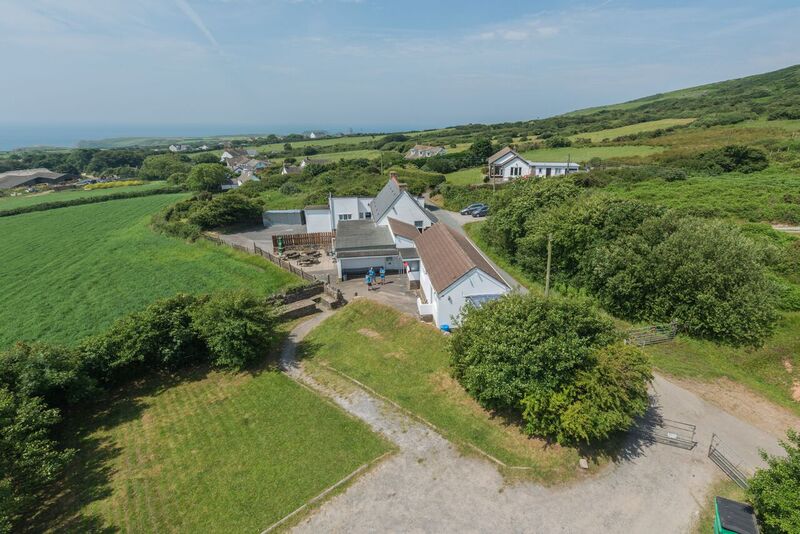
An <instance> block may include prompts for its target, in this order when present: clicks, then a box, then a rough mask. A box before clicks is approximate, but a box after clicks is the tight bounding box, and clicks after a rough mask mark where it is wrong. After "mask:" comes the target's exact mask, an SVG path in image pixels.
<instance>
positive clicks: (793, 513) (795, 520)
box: [747, 429, 800, 534]
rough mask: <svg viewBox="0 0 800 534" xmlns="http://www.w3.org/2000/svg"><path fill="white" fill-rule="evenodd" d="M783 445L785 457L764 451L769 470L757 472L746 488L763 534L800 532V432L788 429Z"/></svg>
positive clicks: (763, 456) (763, 455)
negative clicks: (771, 454)
mask: <svg viewBox="0 0 800 534" xmlns="http://www.w3.org/2000/svg"><path fill="white" fill-rule="evenodd" d="M781 445H782V446H783V449H784V450H785V451H786V456H770V455H768V454H766V453H764V452H762V453H761V456H762V458H763V459H764V461H765V462H766V463H767V466H768V467H767V468H766V469H759V470H757V471H756V474H755V475H754V476H753V477H752V478H751V479H750V485H749V486H748V488H747V496H748V499H749V500H750V502H751V503H752V504H753V507H754V508H755V510H756V515H757V517H758V521H759V523H760V526H761V532H763V533H764V534H791V533H795V532H800V506H799V505H798V504H800V433H798V432H797V431H796V430H791V429H789V431H788V432H787V438H786V441H782V442H781Z"/></svg>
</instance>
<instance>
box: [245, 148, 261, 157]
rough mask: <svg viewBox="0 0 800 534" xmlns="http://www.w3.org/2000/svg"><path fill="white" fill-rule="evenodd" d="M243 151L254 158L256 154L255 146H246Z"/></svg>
mask: <svg viewBox="0 0 800 534" xmlns="http://www.w3.org/2000/svg"><path fill="white" fill-rule="evenodd" d="M244 152H245V154H247V155H248V156H249V157H251V158H254V157H256V156H257V155H258V150H256V149H255V148H246V149H245V151H244Z"/></svg>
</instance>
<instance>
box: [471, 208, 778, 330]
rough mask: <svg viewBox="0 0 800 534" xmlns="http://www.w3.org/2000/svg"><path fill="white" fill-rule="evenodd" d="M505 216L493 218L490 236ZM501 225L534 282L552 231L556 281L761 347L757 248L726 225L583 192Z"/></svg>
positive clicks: (763, 276)
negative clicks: (512, 237)
mask: <svg viewBox="0 0 800 534" xmlns="http://www.w3.org/2000/svg"><path fill="white" fill-rule="evenodd" d="M520 203H522V201H520ZM506 223H507V221H504V222H499V221H498V222H495V221H490V223H488V224H487V225H486V227H485V229H484V231H485V232H486V234H485V235H486V237H487V239H489V238H491V237H493V236H494V235H495V234H494V233H493V232H497V230H496V228H497V227H499V228H501V229H502V228H503V225H504V224H506ZM505 231H506V232H507V233H511V232H515V233H516V234H512V235H516V236H517V237H516V240H515V244H516V255H514V256H511V257H513V258H514V261H515V262H516V263H517V264H518V265H520V267H522V269H523V270H524V271H525V272H527V273H528V274H529V275H530V276H531V277H533V278H539V279H541V278H543V277H544V272H545V268H546V259H547V241H548V235H551V236H552V249H553V254H552V277H553V280H554V281H559V282H563V283H566V284H569V285H572V286H577V287H581V288H585V289H587V290H588V291H589V292H590V293H591V294H592V295H593V296H595V297H596V298H598V300H599V302H600V303H601V304H602V305H603V307H604V308H606V309H607V310H608V311H610V312H611V313H613V314H615V315H617V316H619V317H622V318H625V319H629V320H634V321H645V320H646V321H671V320H673V319H675V320H677V321H678V322H679V323H680V324H681V328H683V329H684V330H685V331H686V332H688V333H690V334H692V335H695V336H699V337H705V338H709V339H714V340H717V341H722V342H726V343H730V344H733V345H759V344H760V343H762V342H763V340H764V339H765V338H766V337H767V336H768V335H769V334H770V332H771V331H772V328H773V325H774V323H775V321H776V318H777V316H776V313H775V307H776V304H778V301H777V300H776V294H777V290H776V287H775V285H774V284H773V283H772V282H771V280H770V278H769V277H768V276H767V271H766V269H765V265H767V264H769V260H768V259H767V258H766V255H765V254H766V253H765V249H764V247H763V246H761V245H759V244H757V243H755V242H753V241H752V240H751V239H749V238H748V237H746V236H745V235H743V234H742V232H741V231H739V230H738V229H737V228H736V227H735V226H733V225H730V224H728V223H723V222H719V221H710V220H703V219H695V218H679V217H678V216H676V215H675V214H672V213H667V212H665V211H664V210H663V209H661V208H657V207H654V206H651V205H648V204H644V203H639V202H635V201H626V200H619V199H611V198H606V197H605V196H603V195H590V196H584V197H579V198H573V199H569V200H567V201H564V202H563V203H561V204H559V205H556V206H553V207H551V208H550V209H545V210H540V211H533V213H532V214H531V215H529V216H528V217H527V219H526V220H525V221H524V223H522V224H521V225H517V226H511V227H510V228H508V229H506V230H505ZM499 235H502V234H499ZM497 241H498V242H500V243H502V241H501V240H499V239H498V240H497ZM787 302H788V299H787Z"/></svg>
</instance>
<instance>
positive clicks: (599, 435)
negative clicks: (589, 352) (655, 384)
mask: <svg viewBox="0 0 800 534" xmlns="http://www.w3.org/2000/svg"><path fill="white" fill-rule="evenodd" d="M593 356H594V358H595V360H596V361H595V364H594V366H592V367H590V368H588V369H582V370H580V371H578V372H577V374H576V376H575V379H574V381H573V382H571V383H568V384H565V385H563V386H561V387H560V388H559V389H557V390H550V389H547V388H535V389H534V392H533V393H531V394H530V395H528V396H527V397H525V398H524V399H523V400H522V406H523V412H522V417H523V419H524V420H525V430H526V431H527V432H528V433H529V434H531V435H535V436H547V437H551V438H554V439H555V440H556V441H558V442H559V443H563V444H566V443H575V442H585V443H590V442H593V441H598V440H603V439H607V438H608V437H609V436H611V435H612V434H614V433H615V432H620V431H624V430H627V429H628V428H630V427H631V426H633V423H634V420H635V418H636V417H639V416H642V415H644V413H645V412H646V411H647V407H648V404H649V398H648V394H647V384H648V383H649V382H650V381H651V380H652V379H653V375H652V373H651V371H650V363H649V361H648V359H647V357H646V356H645V355H644V353H643V352H642V351H641V350H639V349H638V348H636V347H633V346H631V345H624V344H622V343H617V344H614V345H609V346H607V347H603V348H602V349H599V350H597V351H595V353H594V354H593Z"/></svg>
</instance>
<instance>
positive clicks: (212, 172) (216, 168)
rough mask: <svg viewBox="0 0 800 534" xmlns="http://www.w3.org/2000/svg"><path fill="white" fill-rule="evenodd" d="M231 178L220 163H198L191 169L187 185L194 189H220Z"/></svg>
mask: <svg viewBox="0 0 800 534" xmlns="http://www.w3.org/2000/svg"><path fill="white" fill-rule="evenodd" d="M170 174H171V173H170ZM229 178H230V176H229V174H228V170H227V169H226V168H225V167H223V166H222V165H220V164H218V163H198V164H197V165H195V166H194V167H192V170H191V171H189V176H188V177H187V178H186V185H187V186H188V187H189V189H191V190H192V191H219V190H220V188H221V187H222V184H224V183H225V182H227V181H228V179H229Z"/></svg>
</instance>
